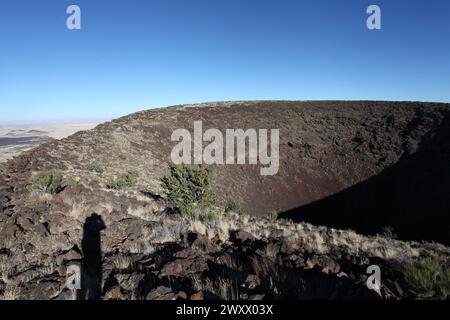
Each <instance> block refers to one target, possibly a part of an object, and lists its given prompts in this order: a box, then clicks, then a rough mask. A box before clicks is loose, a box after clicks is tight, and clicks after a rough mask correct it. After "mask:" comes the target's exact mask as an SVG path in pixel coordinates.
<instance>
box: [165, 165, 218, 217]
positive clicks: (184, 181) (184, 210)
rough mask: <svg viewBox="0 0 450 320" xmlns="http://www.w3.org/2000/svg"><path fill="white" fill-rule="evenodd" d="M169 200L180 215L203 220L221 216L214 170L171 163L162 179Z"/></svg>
mask: <svg viewBox="0 0 450 320" xmlns="http://www.w3.org/2000/svg"><path fill="white" fill-rule="evenodd" d="M161 182H162V187H163V190H164V192H165V193H166V195H167V197H168V200H169V201H171V202H173V204H174V205H175V206H176V208H177V209H178V211H179V213H180V215H182V216H185V217H188V218H192V219H200V220H203V221H211V220H216V219H217V218H218V216H219V212H218V209H217V195H216V194H215V192H214V190H213V188H212V172H211V171H210V170H209V169H206V168H202V167H200V166H193V165H171V166H170V167H169V174H168V175H167V176H165V177H163V178H162V179H161Z"/></svg>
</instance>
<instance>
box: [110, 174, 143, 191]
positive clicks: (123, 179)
mask: <svg viewBox="0 0 450 320" xmlns="http://www.w3.org/2000/svg"><path fill="white" fill-rule="evenodd" d="M138 177H139V174H138V173H136V172H134V171H129V172H128V173H127V174H125V175H121V176H120V177H118V178H117V179H110V180H109V181H108V183H107V184H106V187H107V188H108V189H114V190H124V189H126V188H131V187H134V186H135V185H136V183H137V178H138Z"/></svg>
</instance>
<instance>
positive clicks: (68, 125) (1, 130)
mask: <svg viewBox="0 0 450 320" xmlns="http://www.w3.org/2000/svg"><path fill="white" fill-rule="evenodd" d="M101 122H103V121H86V122H61V123H47V124H45V123H39V124H23V125H21V124H3V125H2V124H0V163H3V162H6V161H8V160H10V159H12V158H13V157H15V156H18V155H19V154H21V153H22V152H25V151H28V150H31V149H33V148H35V147H37V146H38V145H40V144H43V143H46V142H49V141H52V140H54V139H63V138H66V137H68V136H70V135H72V134H74V133H75V132H78V131H83V130H90V129H92V128H94V127H95V126H97V125H98V124H99V123H101Z"/></svg>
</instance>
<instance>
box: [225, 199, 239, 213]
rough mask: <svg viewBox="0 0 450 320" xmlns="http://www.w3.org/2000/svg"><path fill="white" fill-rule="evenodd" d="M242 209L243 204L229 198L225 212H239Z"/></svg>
mask: <svg viewBox="0 0 450 320" xmlns="http://www.w3.org/2000/svg"><path fill="white" fill-rule="evenodd" d="M239 211H241V206H240V205H239V203H237V202H236V201H234V200H228V201H227V203H226V204H225V212H239Z"/></svg>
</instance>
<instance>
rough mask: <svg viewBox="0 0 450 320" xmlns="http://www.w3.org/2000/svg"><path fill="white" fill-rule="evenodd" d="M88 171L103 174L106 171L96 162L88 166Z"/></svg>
mask: <svg viewBox="0 0 450 320" xmlns="http://www.w3.org/2000/svg"><path fill="white" fill-rule="evenodd" d="M87 169H88V170H89V171H90V172H95V173H103V171H104V170H103V167H102V166H101V165H100V164H99V163H98V162H96V161H93V162H91V163H89V164H88V165H87Z"/></svg>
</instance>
